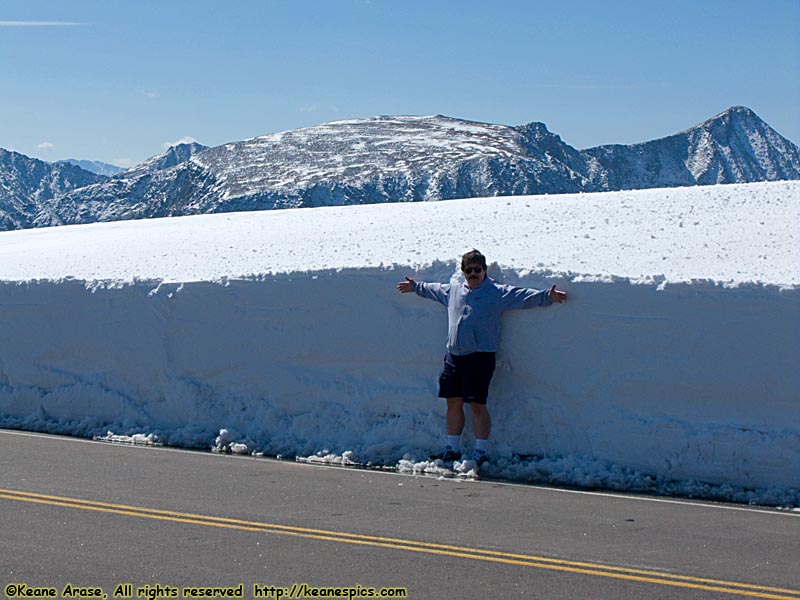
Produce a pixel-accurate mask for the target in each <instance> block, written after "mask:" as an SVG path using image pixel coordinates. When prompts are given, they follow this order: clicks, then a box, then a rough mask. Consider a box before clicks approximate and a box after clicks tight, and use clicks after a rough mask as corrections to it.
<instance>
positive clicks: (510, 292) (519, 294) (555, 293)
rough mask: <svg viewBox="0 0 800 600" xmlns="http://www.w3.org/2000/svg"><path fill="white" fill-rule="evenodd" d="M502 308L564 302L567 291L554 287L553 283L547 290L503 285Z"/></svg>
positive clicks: (531, 306)
mask: <svg viewBox="0 0 800 600" xmlns="http://www.w3.org/2000/svg"><path fill="white" fill-rule="evenodd" d="M502 289H503V295H502V305H503V310H509V309H514V308H533V307H534V306H550V305H551V304H552V303H554V302H556V303H558V304H561V303H562V302H566V300H567V293H566V292H562V291H559V290H557V289H556V286H555V285H553V286H552V287H551V288H550V289H549V290H541V291H540V290H534V289H531V288H523V287H515V286H510V285H507V286H503V288H502Z"/></svg>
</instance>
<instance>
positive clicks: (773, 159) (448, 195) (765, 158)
mask: <svg viewBox="0 0 800 600" xmlns="http://www.w3.org/2000/svg"><path fill="white" fill-rule="evenodd" d="M779 179H800V150H799V149H798V148H797V146H795V145H794V144H793V143H792V142H790V141H789V140H787V139H785V138H783V137H782V136H780V134H778V133H777V132H776V131H775V130H773V129H772V128H771V127H770V126H769V125H767V124H766V123H765V122H764V121H762V120H761V119H760V118H759V117H758V115H756V114H755V113H754V112H753V111H752V110H750V109H749V108H746V107H741V106H734V107H731V108H730V109H728V110H726V111H724V112H722V113H719V114H718V115H715V116H714V117H712V118H710V119H708V120H706V121H704V122H702V123H700V124H698V125H696V126H694V127H691V128H689V129H686V130H684V131H682V132H679V133H677V134H674V135H671V136H668V137H665V138H661V139H658V140H652V141H648V142H642V143H638V144H632V145H606V146H596V147H593V148H588V149H585V150H578V149H576V148H574V147H572V146H570V145H569V144H567V143H566V142H564V141H563V140H562V139H561V137H560V136H559V135H558V134H556V133H553V132H550V131H549V130H548V128H547V126H546V125H545V124H544V123H541V122H537V121H533V122H531V123H528V124H525V125H519V126H508V125H497V124H491V123H481V122H478V121H467V120H462V119H457V118H454V117H447V116H444V115H433V116H426V117H419V116H379V117H370V118H367V119H350V120H342V121H333V122H330V123H325V124H322V125H317V126H314V127H306V128H302V129H295V130H289V131H283V132H278V133H273V134H268V135H263V136H258V137H254V138H250V139H247V140H243V141H239V142H230V143H227V144H223V145H220V146H216V147H212V148H208V147H205V146H202V145H200V144H183V145H180V146H176V147H174V148H170V149H168V150H167V151H166V152H165V153H164V154H162V155H158V156H156V157H153V158H151V159H148V160H147V161H145V162H144V163H142V164H141V165H138V166H137V167H134V168H133V169H130V170H128V171H124V172H122V173H119V174H118V175H115V176H113V177H111V178H104V179H101V180H96V181H94V182H91V183H89V184H87V185H84V186H81V187H75V188H73V189H65V190H64V191H62V192H60V193H58V194H53V195H52V196H51V197H49V198H47V199H46V202H44V203H43V204H42V205H40V206H38V207H34V208H35V211H34V214H32V215H31V216H30V218H29V223H30V224H29V225H28V226H36V227H41V226H52V225H61V224H68V223H87V222H93V221H109V220H119V219H132V218H151V217H163V216H179V215H188V214H201V213H211V212H233V211H241V210H267V209H273V208H295V207H313V206H335V205H347V204H366V203H380V202H410V201H427V200H448V199H454V198H469V197H483V196H501V195H502V196H514V195H534V194H543V193H550V194H556V193H575V192H582V191H583V192H597V191H613V190H624V189H646V188H654V187H674V186H683V185H708V184H715V183H746V182H753V181H773V180H779ZM29 208H30V207H29ZM1 213H2V196H1V195H0V214H1Z"/></svg>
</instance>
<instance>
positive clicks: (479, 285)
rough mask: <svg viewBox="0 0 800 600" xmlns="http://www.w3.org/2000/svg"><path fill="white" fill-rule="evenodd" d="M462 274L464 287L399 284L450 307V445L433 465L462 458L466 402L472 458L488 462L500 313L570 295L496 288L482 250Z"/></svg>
mask: <svg viewBox="0 0 800 600" xmlns="http://www.w3.org/2000/svg"><path fill="white" fill-rule="evenodd" d="M461 271H462V272H463V273H464V278H465V281H464V283H463V284H462V285H451V284H447V283H429V282H425V281H414V280H413V279H411V278H410V277H406V278H405V281H401V282H400V283H398V284H397V289H398V290H399V291H400V292H402V293H404V294H405V293H407V292H416V293H417V295H419V296H422V297H423V298H428V299H430V300H436V301H438V302H441V303H442V304H444V305H445V306H446V307H447V316H448V322H449V324H448V331H447V353H446V354H445V357H444V368H443V369H442V373H441V375H440V376H439V397H440V398H446V399H447V414H446V419H445V421H446V426H447V442H446V444H445V447H444V449H443V450H442V451H441V452H439V453H438V454H434V455H433V456H431V460H434V459H437V458H439V459H442V460H445V461H451V460H456V459H458V458H460V457H461V452H460V447H461V432H462V431H463V430H464V421H465V417H464V403H465V402H466V403H468V404H470V406H471V409H472V429H473V432H474V434H475V451H474V453H473V455H472V459H473V460H475V461H476V462H477V463H478V465H479V466H480V465H481V464H482V463H483V462H484V461H486V458H487V457H486V452H487V450H488V445H489V433H490V430H491V419H490V417H489V410H488V409H487V408H486V400H487V398H488V395H489V383H490V382H491V379H492V375H493V374H494V368H495V353H496V352H497V346H498V343H499V340H500V314H501V313H502V312H503V311H505V310H511V309H515V308H533V307H535V306H550V305H551V304H552V303H553V302H558V303H561V302H564V301H566V299H567V294H566V293H565V292H561V291H558V290H556V286H555V285H554V286H553V287H551V288H550V290H549V291H538V290H533V289H528V288H521V287H513V286H510V285H501V284H499V283H496V282H495V281H493V280H492V279H488V278H487V277H486V257H485V256H484V255H483V254H481V253H480V252H479V251H477V250H471V251H470V252H467V253H466V254H465V255H464V256H462V257H461Z"/></svg>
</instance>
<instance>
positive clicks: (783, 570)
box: [0, 430, 800, 600]
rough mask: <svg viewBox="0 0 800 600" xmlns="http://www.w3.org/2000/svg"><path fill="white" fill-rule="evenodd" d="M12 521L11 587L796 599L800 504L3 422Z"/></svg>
mask: <svg viewBox="0 0 800 600" xmlns="http://www.w3.org/2000/svg"><path fill="white" fill-rule="evenodd" d="M0 531H1V532H2V536H1V537H0V539H1V540H2V542H0V543H1V544H2V546H0V549H1V550H2V552H0V586H2V590H4V591H5V593H6V596H7V597H11V596H13V595H14V594H18V596H17V597H26V596H25V595H24V594H37V595H41V594H46V593H48V590H51V589H52V591H53V592H55V593H56V596H55V597H59V598H62V597H64V592H67V593H69V592H70V591H71V590H70V589H66V590H65V588H66V587H67V585H68V584H72V585H74V586H77V587H84V588H88V587H98V588H100V590H99V592H100V593H102V594H105V595H106V597H107V598H109V599H111V598H114V593H115V592H116V597H118V598H125V597H133V598H149V599H150V600H154V599H155V598H163V597H170V593H172V591H174V593H175V594H176V595H175V596H174V597H179V598H181V597H185V595H184V592H187V593H188V592H190V591H191V590H188V589H187V590H184V589H183V588H205V587H212V586H217V587H221V588H229V589H228V591H229V593H238V592H240V591H241V592H242V594H243V597H244V598H253V597H258V596H259V595H260V597H264V598H278V597H281V596H282V597H283V598H288V597H289V593H290V592H292V589H291V588H292V586H293V585H294V586H295V589H294V594H295V596H294V597H331V594H336V593H342V594H345V595H344V596H343V597H347V595H346V594H347V589H344V590H343V591H340V592H337V591H336V589H333V590H330V589H328V588H355V589H356V590H357V591H358V588H357V586H361V588H362V590H364V589H367V590H368V591H369V589H370V588H374V589H375V590H376V591H378V592H380V590H381V588H404V589H405V591H406V593H407V596H406V597H408V598H413V599H421V598H426V599H427V598H437V599H438V598H442V599H449V598H454V599H455V598H457V599H481V600H482V599H487V598H542V599H559V600H560V599H564V598H591V599H606V598H608V599H611V598H613V599H615V600H616V599H627V598H648V599H650V598H664V599H671V598H676V599H677V598H680V599H695V598H697V599H704V598H709V599H710V598H743V597H744V598H747V597H751V598H752V597H756V598H783V599H786V598H794V599H798V598H800V513H798V512H786V511H776V510H772V509H764V508H756V507H746V506H738V505H724V504H712V503H703V502H691V501H682V500H668V499H657V498H650V497H643V496H625V495H616V494H600V493H586V492H575V491H569V490H558V489H549V488H541V487H531V486H520V485H507V484H502V483H496V482H485V481H480V482H465V481H458V480H438V479H435V478H427V477H415V476H409V475H398V474H395V473H383V472H377V471H364V470H352V469H341V468H323V467H317V466H311V465H304V464H296V463H290V462H284V461H277V460H270V459H255V458H250V457H234V456H221V455H215V454H211V453H199V452H184V451H178V450H168V449H159V448H142V447H131V446H121V445H112V444H106V443H95V442H88V441H82V440H76V439H73V438H63V437H58V436H44V435H36V434H25V433H22V432H10V431H2V430H0ZM17 584H19V585H17ZM120 584H128V585H129V587H124V585H123V586H122V587H118V586H120ZM240 584H241V586H242V587H241V588H238V587H237V586H239V585H240ZM295 584H296V585H295ZM300 584H308V586H310V587H311V588H314V589H305V590H300V589H299V587H298V586H299V585H300ZM26 586H27V587H26ZM156 586H161V587H160V588H158V587H156ZM84 591H91V590H84ZM200 591H202V590H200ZM223 591H225V590H223ZM198 593H199V592H198ZM315 594H316V595H315ZM27 597H35V596H27ZM101 597H102V596H101ZM218 597H219V596H218ZM394 597H398V596H394Z"/></svg>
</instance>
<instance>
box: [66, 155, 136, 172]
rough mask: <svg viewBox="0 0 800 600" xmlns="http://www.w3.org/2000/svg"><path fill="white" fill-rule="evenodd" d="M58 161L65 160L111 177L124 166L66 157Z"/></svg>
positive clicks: (123, 168)
mask: <svg viewBox="0 0 800 600" xmlns="http://www.w3.org/2000/svg"><path fill="white" fill-rule="evenodd" d="M58 162H65V163H69V164H71V165H75V166H76V167H80V168H81V169H84V170H85V171H90V172H92V173H95V174H96V175H105V176H106V177H111V176H113V175H116V174H118V173H121V172H122V171H124V170H125V167H118V166H117V165H112V164H109V163H104V162H100V161H99V160H78V159H77V158H68V159H67V160H60V161H58Z"/></svg>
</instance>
